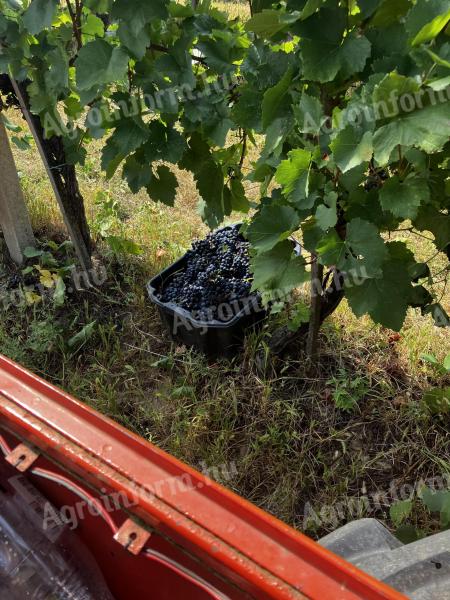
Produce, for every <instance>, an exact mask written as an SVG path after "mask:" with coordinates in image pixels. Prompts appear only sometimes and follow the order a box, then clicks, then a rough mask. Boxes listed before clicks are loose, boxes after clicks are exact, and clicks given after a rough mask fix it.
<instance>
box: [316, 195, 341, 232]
mask: <svg viewBox="0 0 450 600" xmlns="http://www.w3.org/2000/svg"><path fill="white" fill-rule="evenodd" d="M337 198H338V195H337V194H336V192H331V193H330V194H328V195H327V196H326V197H325V199H324V202H325V204H320V205H319V206H318V208H317V210H316V222H317V225H318V226H319V227H320V228H321V229H323V230H324V231H327V229H329V228H330V227H334V226H335V225H336V223H337V220H338V216H337Z"/></svg>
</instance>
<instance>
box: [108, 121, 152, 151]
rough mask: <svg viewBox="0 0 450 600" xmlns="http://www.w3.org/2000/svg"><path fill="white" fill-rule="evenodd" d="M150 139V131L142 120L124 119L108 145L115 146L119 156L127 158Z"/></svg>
mask: <svg viewBox="0 0 450 600" xmlns="http://www.w3.org/2000/svg"><path fill="white" fill-rule="evenodd" d="M148 137H149V130H148V128H147V127H146V125H145V123H144V122H143V121H142V120H141V119H140V118H138V117H136V118H135V119H122V120H121V121H119V123H118V125H117V127H116V130H115V131H114V133H113V134H112V136H111V137H110V138H109V139H108V143H109V144H113V145H114V147H115V148H116V150H117V153H118V154H122V155H123V156H126V155H127V154H130V152H133V151H134V150H136V148H139V146H141V145H142V144H143V143H144V142H146V141H147V139H148Z"/></svg>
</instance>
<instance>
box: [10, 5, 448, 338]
mask: <svg viewBox="0 0 450 600" xmlns="http://www.w3.org/2000/svg"><path fill="white" fill-rule="evenodd" d="M0 9H1V13H0V46H1V54H0V73H3V74H8V75H9V76H10V77H11V78H13V79H15V80H16V81H20V82H24V85H26V89H27V93H28V96H29V101H30V107H31V110H32V111H33V113H34V114H35V115H37V116H39V118H40V120H41V123H42V127H43V130H44V134H45V135H46V136H47V137H49V138H51V137H52V136H55V135H58V136H61V139H62V140H63V143H64V150H65V155H66V160H67V162H69V163H71V164H73V165H82V164H83V162H84V161H85V159H86V155H87V152H88V149H89V143H90V141H92V140H93V139H102V140H103V141H104V143H103V151H102V168H103V170H104V172H105V174H106V176H107V177H109V178H110V177H112V176H113V175H114V174H115V173H116V172H118V173H120V174H121V175H122V177H123V178H124V179H125V180H126V181H127V183H128V185H129V187H130V189H131V191H132V192H135V193H136V192H138V191H140V190H142V189H144V190H146V192H147V193H148V195H149V196H150V198H152V199H153V200H154V201H156V202H162V203H165V204H167V205H170V206H171V205H173V204H174V202H175V199H176V195H177V187H178V182H177V176H176V173H177V171H176V169H175V168H174V167H177V168H178V169H185V170H188V171H190V172H191V173H192V174H193V177H194V179H195V182H196V185H197V189H198V193H199V197H200V202H199V211H200V213H201V215H202V217H203V219H204V220H205V222H206V223H208V225H210V227H211V228H214V227H217V226H219V225H220V224H221V223H222V222H223V220H224V219H225V218H226V217H227V216H230V215H231V214H232V213H234V212H236V211H237V212H241V213H243V214H246V215H247V217H246V218H247V223H246V226H245V235H246V236H247V239H248V241H249V242H250V244H251V246H252V252H251V254H252V258H251V264H250V269H251V271H252V274H253V284H252V285H253V288H252V289H253V290H254V291H256V290H258V291H259V292H261V293H262V294H263V296H264V298H265V299H266V301H267V302H270V301H271V299H272V298H274V297H276V298H277V300H278V301H279V300H280V297H282V296H283V294H285V295H286V297H288V296H289V294H290V292H291V291H292V290H293V289H295V288H296V287H298V286H299V285H302V284H303V283H305V281H306V280H307V279H308V278H310V277H311V273H312V274H313V275H314V277H315V279H319V282H318V285H315V284H316V283H317V282H315V281H313V284H314V285H313V286H312V287H313V288H314V287H315V288H316V291H317V293H318V295H319V300H317V298H316V299H314V298H313V299H312V307H313V311H315V315H314V314H313V315H312V320H311V324H312V327H311V328H310V336H312V337H317V328H318V325H320V323H321V321H322V316H323V315H325V316H326V315H328V314H329V311H328V309H327V308H326V306H325V305H326V303H327V298H328V297H329V295H328V293H325V291H324V288H325V283H326V282H325V281H324V276H323V275H322V274H323V273H327V272H329V271H330V270H331V271H333V272H335V273H337V274H338V281H343V288H342V289H340V290H337V289H332V290H331V294H332V297H333V298H336V299H337V300H339V299H341V297H345V298H346V300H347V301H348V303H349V305H350V307H351V309H352V310H353V312H354V313H355V315H356V316H358V317H361V316H363V315H369V316H370V317H371V318H372V320H373V321H374V322H376V323H379V324H381V325H383V326H385V327H388V328H390V329H393V330H400V329H401V327H402V326H403V323H404V321H405V318H406V315H407V312H408V310H409V308H411V307H415V308H416V309H417V308H418V309H420V310H421V311H422V312H423V313H424V314H431V315H432V316H433V317H434V318H435V321H436V324H437V325H440V326H444V325H448V324H449V323H450V320H449V317H448V315H447V314H446V311H445V307H444V306H442V305H441V304H440V302H439V297H438V295H437V293H436V292H435V289H434V279H433V268H432V264H427V263H424V262H423V261H421V260H420V259H419V258H418V257H416V256H415V254H414V252H413V251H412V249H411V248H410V247H409V246H408V243H407V241H405V240H404V239H402V238H399V237H396V236H395V234H396V232H397V231H401V230H405V229H406V228H408V229H410V230H411V232H412V233H417V234H418V235H427V236H429V237H431V239H432V240H433V242H434V244H435V246H436V252H442V253H445V254H446V255H447V256H450V214H449V211H450V153H449V150H450V142H449V139H450V121H449V104H450V101H449V99H450V85H449V84H450V79H449V77H450V41H449V32H450V29H449V19H450V0H404V1H402V2H392V0H287V2H282V3H272V2H271V1H270V0H258V1H254V2H252V16H251V18H250V19H249V20H247V21H246V22H241V21H240V20H239V19H234V20H229V19H228V17H227V16H226V15H224V14H223V13H221V12H220V11H219V10H217V9H216V8H214V7H213V6H212V5H211V3H210V2H209V1H207V0H203V1H200V2H198V3H195V6H192V5H191V3H187V2H186V3H182V2H175V1H169V0H152V1H151V2H148V0H66V2H59V1H58V0H31V2H28V0H24V1H23V2H22V1H21V0H0ZM249 156H251V157H252V159H251V160H250V159H249ZM248 182H251V183H253V184H257V185H259V186H260V201H259V202H257V203H256V205H255V204H254V203H252V202H250V201H249V198H248V195H247V193H246V190H247V184H248ZM250 209H255V210H252V212H250ZM298 230H301V232H302V238H303V244H304V247H305V253H304V254H303V255H302V256H301V257H299V256H297V255H296V254H295V253H294V252H293V249H292V245H291V244H290V243H289V240H288V238H289V236H290V235H291V234H292V233H294V232H296V231H298ZM209 266H210V264H209V263H208V264H207V261H206V262H205V276H207V274H206V270H207V269H208V268H209ZM197 271H198V269H197ZM224 271H226V269H224ZM446 273H448V272H446ZM440 277H441V279H442V275H441V276H440ZM189 285H193V284H192V283H190V284H189ZM242 289H243V288H242ZM191 291H192V297H191V296H190V297H189V298H186V302H185V304H186V306H194V305H195V306H197V305H198V306H200V307H201V305H202V303H203V301H204V298H203V294H202V293H200V291H199V290H191ZM233 291H234V290H233ZM194 292H195V293H194ZM197 292H198V293H197ZM338 292H339V293H340V295H341V296H338V295H336V294H337V293H338ZM227 293H231V288H229V289H227V290H225V289H224V295H225V296H226V295H227ZM196 294H197V295H196ZM332 304H333V307H335V305H336V306H337V304H338V302H333V303H332ZM312 342H314V340H312ZM310 347H311V348H313V347H314V343H312V344H311V345H310Z"/></svg>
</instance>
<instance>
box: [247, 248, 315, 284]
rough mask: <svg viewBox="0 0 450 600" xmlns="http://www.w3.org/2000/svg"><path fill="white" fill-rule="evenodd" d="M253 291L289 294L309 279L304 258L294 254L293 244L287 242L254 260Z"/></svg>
mask: <svg viewBox="0 0 450 600" xmlns="http://www.w3.org/2000/svg"><path fill="white" fill-rule="evenodd" d="M251 265H252V271H253V274H254V281H253V290H260V291H262V292H268V291H274V292H275V291H277V292H278V293H279V295H282V294H283V293H288V292H290V291H291V290H292V289H294V288H295V287H298V286H299V285H301V284H302V283H305V282H306V281H307V280H308V279H309V273H308V272H307V271H306V269H305V260H304V259H303V257H300V256H296V255H295V254H294V248H293V245H292V242H290V241H289V240H285V241H283V242H280V243H279V244H277V245H276V246H275V247H274V248H272V250H269V252H265V253H263V254H258V255H257V256H256V257H254V258H253V260H252V263H251Z"/></svg>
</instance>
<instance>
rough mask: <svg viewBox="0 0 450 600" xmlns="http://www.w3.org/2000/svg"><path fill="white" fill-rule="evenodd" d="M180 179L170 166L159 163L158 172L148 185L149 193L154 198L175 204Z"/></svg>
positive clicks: (168, 203)
mask: <svg viewBox="0 0 450 600" xmlns="http://www.w3.org/2000/svg"><path fill="white" fill-rule="evenodd" d="M177 188H178V181H177V178H176V177H175V175H174V174H173V173H172V171H171V170H170V169H169V167H166V166H165V165H159V167H158V168H157V172H156V174H153V177H152V178H151V180H150V183H149V184H148V186H147V192H148V195H149V196H150V198H151V199H152V200H156V201H158V202H163V203H164V204H167V205H168V206H173V205H174V202H175V197H176V195H177Z"/></svg>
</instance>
